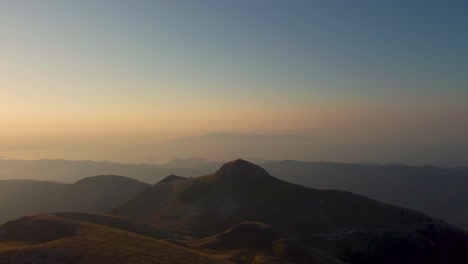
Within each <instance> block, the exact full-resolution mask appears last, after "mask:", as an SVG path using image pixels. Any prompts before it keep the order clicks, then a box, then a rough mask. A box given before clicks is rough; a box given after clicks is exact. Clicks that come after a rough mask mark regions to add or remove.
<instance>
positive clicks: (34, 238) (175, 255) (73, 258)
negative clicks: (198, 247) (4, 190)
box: [0, 214, 228, 264]
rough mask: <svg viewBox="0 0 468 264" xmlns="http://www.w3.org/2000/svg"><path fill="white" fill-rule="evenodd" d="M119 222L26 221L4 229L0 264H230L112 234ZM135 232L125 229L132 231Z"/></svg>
mask: <svg viewBox="0 0 468 264" xmlns="http://www.w3.org/2000/svg"><path fill="white" fill-rule="evenodd" d="M73 218H77V219H78V220H77V219H73ZM96 218H99V219H101V221H102V220H105V221H104V222H107V225H100V224H96V221H95V220H96ZM86 219H88V221H87V220H86ZM89 220H90V221H89ZM116 221H117V223H115V222H116ZM118 221H119V220H118V219H113V218H107V217H106V216H98V217H92V216H90V215H87V216H79V215H75V216H74V217H73V216H70V215H69V216H68V217H62V216H60V215H55V214H49V215H35V216H26V217H22V218H20V219H17V220H14V221H11V222H8V223H6V224H4V225H2V226H0V263H1V264H6V263H8V264H22V263H35V264H63V263H72V264H75V263H76V264H78V263H87V264H93V263H96V264H101V263H129V264H130V263H132V264H133V263H161V264H170V263H171V264H172V263H174V264H177V263H194V264H197V263H200V264H202V263H213V264H218V263H228V262H227V261H224V260H222V259H219V258H215V257H212V256H209V255H208V254H204V253H201V252H197V251H193V250H190V249H187V248H184V247H180V246H177V245H174V244H170V243H167V242H164V241H161V240H158V239H154V238H151V237H148V236H144V235H140V234H137V233H134V232H128V231H125V228H124V229H118V228H113V227H115V226H116V225H119V223H118ZM126 224H129V221H127V222H126ZM120 225H121V226H120V227H125V226H126V225H122V223H120ZM111 226H112V227H111ZM131 226H132V225H130V227H129V228H127V229H132V227H131Z"/></svg>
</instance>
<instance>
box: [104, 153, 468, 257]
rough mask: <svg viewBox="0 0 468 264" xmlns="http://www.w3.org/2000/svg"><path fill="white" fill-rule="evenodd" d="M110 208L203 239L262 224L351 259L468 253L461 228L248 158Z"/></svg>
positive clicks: (467, 241) (158, 186)
mask: <svg viewBox="0 0 468 264" xmlns="http://www.w3.org/2000/svg"><path fill="white" fill-rule="evenodd" d="M111 213H112V214H115V215H119V216H123V217H129V218H131V219H136V220H140V221H144V222H146V223H148V224H151V225H153V226H158V227H161V228H164V229H168V230H173V231H176V232H191V233H192V234H193V235H198V236H207V235H208V234H210V233H211V234H213V235H216V233H219V232H223V230H227V229H229V228H230V227H232V226H234V225H237V224H240V223H242V222H244V221H255V222H261V223H265V224H267V225H271V226H274V227H276V228H279V229H281V230H284V231H285V232H288V233H291V234H293V235H294V236H298V237H300V238H301V239H302V241H305V242H306V243H307V244H308V245H309V246H310V247H317V248H321V249H324V250H326V251H328V252H330V253H331V254H332V255H333V256H334V257H337V258H340V259H342V260H345V261H352V263H465V260H466V259H467V258H468V234H467V233H465V232H464V231H462V230H459V229H457V228H455V227H452V226H450V225H448V224H445V223H443V222H441V221H438V220H436V219H432V218H430V217H428V216H425V215H423V214H421V213H418V212H415V211H411V210H408V209H404V208H400V207H396V206H391V205H387V204H383V203H380V202H377V201H375V200H371V199H368V198H365V197H362V196H359V195H355V194H352V193H349V192H344V191H335V190H317V189H310V188H306V187H302V186H299V185H295V184H292V183H288V182H284V181H282V180H279V179H277V178H274V177H272V176H270V175H269V174H268V173H267V172H266V171H265V170H264V169H262V168H261V167H259V166H256V165H254V164H251V163H249V162H246V161H243V160H236V161H233V162H229V163H227V164H225V165H223V166H222V167H221V168H220V169H219V170H218V171H217V172H215V173H213V174H210V175H206V176H202V177H197V178H187V179H183V178H172V179H171V180H164V181H162V182H160V183H157V184H155V185H154V186H153V187H152V188H149V189H147V190H146V191H145V192H143V193H142V194H140V195H139V196H137V197H135V198H134V199H132V200H130V201H128V202H127V203H125V204H124V205H122V206H120V207H117V208H115V209H114V210H112V211H111Z"/></svg>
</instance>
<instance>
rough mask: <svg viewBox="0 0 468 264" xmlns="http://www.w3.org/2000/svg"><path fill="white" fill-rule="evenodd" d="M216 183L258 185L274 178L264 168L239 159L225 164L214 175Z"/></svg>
mask: <svg viewBox="0 0 468 264" xmlns="http://www.w3.org/2000/svg"><path fill="white" fill-rule="evenodd" d="M213 178H214V181H215V182H217V183H228V184H235V183H249V184H250V183H256V182H258V181H262V180H265V179H269V178H273V177H272V176H270V174H268V172H267V171H266V170H265V169H263V168H262V167H260V166H258V165H255V164H253V163H250V162H248V161H245V160H243V159H237V160H233V161H230V162H228V163H225V164H224V165H223V166H221V168H220V169H219V170H218V171H217V172H215V173H214V174H213Z"/></svg>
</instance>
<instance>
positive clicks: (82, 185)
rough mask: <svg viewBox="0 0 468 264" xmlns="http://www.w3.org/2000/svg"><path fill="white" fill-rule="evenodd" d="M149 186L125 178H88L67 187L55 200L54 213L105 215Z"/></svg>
mask: <svg viewBox="0 0 468 264" xmlns="http://www.w3.org/2000/svg"><path fill="white" fill-rule="evenodd" d="M149 186H150V185H149V184H146V183H142V182H139V181H137V180H134V179H131V178H128V177H123V176H116V175H101V176H94V177H87V178H84V179H82V180H79V181H77V182H75V183H74V184H71V185H69V186H67V188H65V189H64V190H63V191H62V192H61V193H60V194H59V195H58V196H57V198H56V199H55V203H54V204H53V206H52V208H53V210H52V211H74V212H92V213H104V212H107V211H109V210H111V209H112V208H114V207H116V206H118V205H121V204H123V203H124V202H126V201H127V200H129V199H130V198H133V197H134V196H136V195H137V194H139V193H141V192H142V191H143V190H145V189H146V188H148V187H149Z"/></svg>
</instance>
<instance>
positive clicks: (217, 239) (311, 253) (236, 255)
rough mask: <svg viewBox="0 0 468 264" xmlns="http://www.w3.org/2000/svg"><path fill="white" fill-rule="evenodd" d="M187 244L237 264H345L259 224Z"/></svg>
mask: <svg viewBox="0 0 468 264" xmlns="http://www.w3.org/2000/svg"><path fill="white" fill-rule="evenodd" d="M187 244H188V245H190V247H191V248H193V249H197V250H200V251H203V252H206V253H209V254H211V255H216V256H220V257H223V258H226V259H228V260H231V261H233V262H236V263H300V264H302V263H304V264H306V263H307V264H310V263H327V264H341V263H343V262H341V261H340V260H338V259H336V258H334V257H332V256H330V255H329V254H328V253H327V252H325V251H322V250H318V249H314V248H310V247H308V246H307V245H305V244H304V243H302V242H301V241H300V240H298V239H296V238H293V237H291V236H290V235H288V234H287V233H285V232H282V231H280V230H278V229H277V228H274V227H272V226H269V225H265V224H263V223H258V222H243V223H241V224H238V225H236V226H234V227H233V228H231V229H229V230H228V231H226V232H223V233H221V234H218V235H214V236H211V237H206V238H202V239H198V240H193V241H189V242H187Z"/></svg>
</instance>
